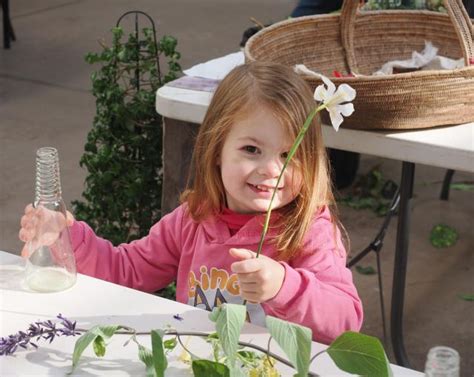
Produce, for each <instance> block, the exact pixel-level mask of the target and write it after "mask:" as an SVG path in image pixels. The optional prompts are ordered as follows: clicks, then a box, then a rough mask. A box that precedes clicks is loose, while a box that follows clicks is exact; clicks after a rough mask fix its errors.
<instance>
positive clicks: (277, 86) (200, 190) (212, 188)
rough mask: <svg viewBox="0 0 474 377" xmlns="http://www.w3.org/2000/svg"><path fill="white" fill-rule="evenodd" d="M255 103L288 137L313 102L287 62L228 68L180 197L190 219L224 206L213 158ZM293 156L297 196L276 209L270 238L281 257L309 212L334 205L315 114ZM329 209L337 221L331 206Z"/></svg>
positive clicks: (293, 247)
mask: <svg viewBox="0 0 474 377" xmlns="http://www.w3.org/2000/svg"><path fill="white" fill-rule="evenodd" d="M256 106H265V107H266V108H267V109H269V110H270V111H272V112H273V113H274V115H275V116H276V117H277V118H278V119H280V120H281V123H282V124H283V125H284V126H285V127H286V128H287V130H288V134H289V137H290V138H291V140H292V141H293V140H295V138H296V135H297V134H298V132H299V130H300V129H301V127H302V126H303V124H304V121H305V120H306V118H307V116H308V114H309V113H310V112H311V110H313V109H314V107H315V106H316V103H315V101H314V99H313V94H312V92H311V89H310V88H309V86H308V85H307V84H306V82H305V81H304V80H303V79H302V78H300V77H299V76H298V75H297V74H296V73H294V72H293V71H292V70H291V69H290V68H288V67H285V66H283V65H280V64H276V63H270V62H252V63H248V64H244V65H241V66H239V67H237V68H235V69H233V70H232V71H231V72H230V73H229V74H228V75H227V76H226V77H225V78H224V80H223V81H222V82H221V83H220V85H219V86H218V88H217V90H216V92H215V93H214V96H213V98H212V101H211V103H210V105H209V108H208V111H207V113H206V116H205V118H204V121H203V123H202V125H201V127H200V129H199V133H198V135H197V139H196V144H195V148H194V154H193V160H192V166H191V175H192V176H193V178H192V179H190V181H189V182H188V188H187V190H186V191H185V192H184V193H183V195H182V196H181V200H182V201H183V202H187V204H188V208H189V212H190V215H191V217H192V218H193V219H194V220H195V221H200V220H203V219H205V218H207V217H209V216H212V215H216V214H217V213H219V212H220V210H221V209H222V207H224V205H225V202H226V199H225V190H224V185H223V183H222V179H221V173H220V167H219V166H218V164H217V162H218V158H219V155H220V153H221V151H222V147H223V144H224V141H225V139H226V137H227V134H228V133H229V130H230V128H231V127H232V125H233V124H234V123H235V122H236V120H238V119H242V118H244V117H245V116H246V114H249V113H250V111H251V110H252V109H253V108H254V107H256ZM293 161H294V162H292V163H293V164H294V166H295V168H296V169H298V170H299V171H300V172H301V175H302V181H303V183H302V187H301V190H300V192H299V193H298V195H297V197H296V198H295V199H294V200H293V201H292V202H291V203H290V204H288V205H286V206H285V207H283V208H281V209H279V210H278V212H279V213H281V214H282V215H283V216H281V217H280V220H279V221H278V222H277V223H276V224H274V226H276V227H278V229H281V232H280V233H279V235H278V236H277V237H276V239H275V240H274V241H275V243H276V249H277V251H278V259H281V260H288V259H291V258H292V257H293V256H295V255H296V254H297V253H298V250H299V248H300V247H301V244H302V242H303V239H304V236H305V234H306V232H307V230H308V229H309V227H310V225H311V223H312V221H313V219H314V216H315V215H316V214H317V213H318V211H319V210H320V209H321V208H322V207H323V206H326V205H328V206H330V208H331V207H332V206H333V204H334V196H333V193H332V188H331V180H330V176H329V168H328V160H327V156H326V149H325V147H324V145H323V140H322V133H321V125H320V121H319V118H317V117H315V118H314V120H313V124H312V125H311V126H310V128H309V129H308V131H307V133H306V136H305V137H304V139H303V141H302V143H301V145H300V147H299V148H298V151H297V152H296V154H295V156H294V157H293ZM331 212H332V220H333V223H334V224H336V222H337V216H336V213H335V210H334V209H332V211H331Z"/></svg>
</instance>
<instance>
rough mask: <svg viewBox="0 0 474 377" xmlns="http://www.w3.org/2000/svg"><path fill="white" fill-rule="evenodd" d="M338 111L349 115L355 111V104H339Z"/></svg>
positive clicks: (346, 115)
mask: <svg viewBox="0 0 474 377" xmlns="http://www.w3.org/2000/svg"><path fill="white" fill-rule="evenodd" d="M336 111H337V112H339V113H341V114H342V115H344V116H345V117H348V116H349V115H351V114H352V113H353V112H354V105H353V104H352V103H345V104H344V105H337V106H336Z"/></svg>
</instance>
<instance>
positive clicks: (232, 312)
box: [209, 304, 247, 369]
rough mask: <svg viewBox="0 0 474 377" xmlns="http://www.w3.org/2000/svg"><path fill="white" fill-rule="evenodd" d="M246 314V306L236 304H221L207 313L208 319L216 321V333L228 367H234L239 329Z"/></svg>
mask: <svg viewBox="0 0 474 377" xmlns="http://www.w3.org/2000/svg"><path fill="white" fill-rule="evenodd" d="M246 314H247V308H246V307H245V306H244V305H236V304H223V305H222V306H220V307H218V308H214V310H213V311H212V312H211V313H210V314H209V318H210V320H211V321H213V322H215V323H216V330H217V334H218V335H219V339H220V341H221V344H222V349H223V350H224V353H225V354H226V356H227V365H228V366H229V368H230V369H233V367H234V363H235V359H236V352H237V348H238V343H239V337H240V331H241V330H242V327H243V325H244V322H245V316H246Z"/></svg>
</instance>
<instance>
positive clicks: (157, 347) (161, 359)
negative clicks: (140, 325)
mask: <svg viewBox="0 0 474 377" xmlns="http://www.w3.org/2000/svg"><path fill="white" fill-rule="evenodd" d="M163 334H164V332H163V330H152V331H151V349H152V353H153V364H154V366H155V372H156V376H157V377H164V375H165V370H166V368H167V367H168V361H167V360H166V356H165V350H164V348H163Z"/></svg>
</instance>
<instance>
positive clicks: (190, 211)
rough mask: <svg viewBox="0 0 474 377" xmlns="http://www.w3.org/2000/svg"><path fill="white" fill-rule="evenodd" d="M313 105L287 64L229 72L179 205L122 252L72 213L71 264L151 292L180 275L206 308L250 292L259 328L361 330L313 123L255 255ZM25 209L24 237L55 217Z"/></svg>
mask: <svg viewBox="0 0 474 377" xmlns="http://www.w3.org/2000/svg"><path fill="white" fill-rule="evenodd" d="M315 106H316V103H315V102H314V100H313V95H312V92H311V90H310V88H309V87H308V86H307V84H306V83H305V82H304V81H303V80H302V79H301V78H300V77H299V76H298V75H297V74H295V73H293V72H292V71H291V70H290V69H289V68H287V67H284V66H281V65H277V64H273V63H261V62H255V63H250V64H246V65H242V66H239V67H237V68H235V69H234V70H233V71H232V72H230V73H229V74H228V75H227V77H226V78H225V79H224V80H223V81H222V82H221V84H220V85H219V87H218V88H217V90H216V92H215V94H214V97H213V99H212V102H211V104H210V105H209V109H208V111H207V114H206V117H205V119H204V122H203V124H202V126H201V127H200V130H199V134H198V136H197V140H196V145H195V150H194V156H193V175H194V179H193V182H192V184H191V185H190V187H189V188H188V189H187V190H186V191H185V192H184V194H183V195H182V203H183V204H181V205H180V206H179V207H178V208H176V209H175V210H174V211H173V212H172V213H170V214H168V215H166V216H164V217H163V218H162V219H161V220H160V221H159V222H158V223H157V224H155V225H154V226H153V227H152V228H151V230H150V233H149V235H148V236H146V237H144V238H142V239H140V240H137V241H134V242H132V243H130V244H122V245H119V246H117V247H114V246H113V245H112V244H111V243H110V242H109V241H106V240H104V239H102V238H99V237H98V236H96V235H95V234H94V232H93V230H92V229H91V228H90V227H89V226H88V225H87V224H85V223H84V222H80V221H74V220H73V219H69V220H68V225H70V233H71V238H72V243H73V249H74V252H75V257H76V262H77V269H78V271H79V272H81V273H83V274H86V275H90V276H94V277H97V278H101V279H104V280H108V281H111V282H114V283H117V284H122V285H126V286H128V287H132V288H135V289H139V290H142V291H146V292H154V291H156V290H159V289H161V288H163V287H165V286H167V285H168V284H169V283H170V282H172V281H174V280H176V282H177V291H176V292H177V300H178V301H180V302H183V303H188V304H190V305H193V306H197V307H200V308H204V309H207V310H212V308H213V307H215V306H218V305H220V304H221V303H224V302H229V303H242V302H243V300H244V299H245V300H248V301H249V304H248V306H247V307H248V319H249V320H250V321H251V322H252V323H256V324H260V325H263V324H264V316H265V314H269V315H272V316H276V317H279V318H281V319H285V320H288V321H291V322H295V323H299V324H301V325H304V326H307V327H309V328H311V329H312V331H313V339H315V340H317V341H319V342H322V343H330V342H331V341H332V340H334V338H336V337H337V336H338V335H340V334H341V333H342V332H344V331H346V330H354V331H358V330H359V329H360V326H361V323H362V305H361V302H360V299H359V297H358V294H357V291H356V289H355V287H354V284H353V282H352V275H351V272H350V271H349V270H348V269H347V268H346V253H345V250H344V247H343V245H342V242H341V235H340V232H339V230H338V228H337V226H336V222H337V221H336V216H335V214H334V213H333V212H332V210H331V207H332V206H333V205H334V198H333V194H332V192H331V184H330V178H329V172H328V166H327V160H326V153H325V148H324V145H323V141H322V135H321V127H320V124H319V122H318V121H317V120H315V121H314V122H313V123H314V124H313V125H312V126H311V127H310V128H309V130H308V132H307V134H306V136H305V138H304V140H303V142H302V144H301V145H300V147H299V149H298V151H297V153H296V155H295V156H294V158H293V160H292V162H291V163H290V164H289V166H288V168H287V169H286V170H285V173H284V176H283V178H282V180H281V181H280V183H279V185H278V187H277V194H276V197H275V200H274V202H273V209H274V211H273V213H272V218H271V223H270V224H271V227H270V230H269V232H268V234H267V239H266V242H265V243H264V246H263V250H262V255H260V257H259V258H255V255H256V254H255V251H256V250H257V245H258V242H259V239H260V234H261V231H262V226H263V221H264V217H265V212H266V210H267V207H268V205H269V202H270V197H271V195H272V191H273V189H274V188H275V185H276V182H277V178H278V175H279V173H280V171H281V168H282V165H283V163H284V161H285V158H286V156H287V153H288V151H289V150H290V148H291V145H292V143H293V141H294V140H295V137H296V135H297V134H298V131H299V130H300V128H301V127H302V125H303V123H304V121H305V119H306V117H307V115H308V114H309V113H310V111H311V110H312V109H313V108H314V107H315ZM25 212H26V214H25V216H23V218H22V222H21V224H22V228H21V230H20V239H21V240H23V241H29V240H31V239H32V238H33V236H34V235H35V234H36V233H37V230H36V229H38V227H39V225H38V224H44V223H45V222H48V221H49V222H51V223H53V221H51V220H47V219H46V218H47V217H48V216H45V214H46V211H45V210H44V209H43V210H38V209H33V208H32V207H31V206H28V207H27V209H26V211H25ZM63 222H64V221H63ZM55 226H56V227H57V224H55ZM50 241H51V240H50Z"/></svg>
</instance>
